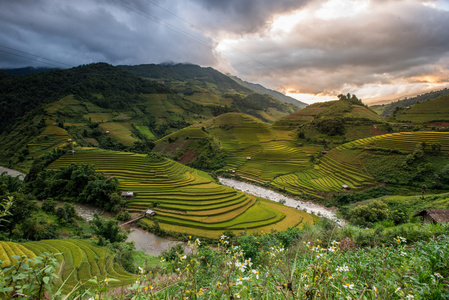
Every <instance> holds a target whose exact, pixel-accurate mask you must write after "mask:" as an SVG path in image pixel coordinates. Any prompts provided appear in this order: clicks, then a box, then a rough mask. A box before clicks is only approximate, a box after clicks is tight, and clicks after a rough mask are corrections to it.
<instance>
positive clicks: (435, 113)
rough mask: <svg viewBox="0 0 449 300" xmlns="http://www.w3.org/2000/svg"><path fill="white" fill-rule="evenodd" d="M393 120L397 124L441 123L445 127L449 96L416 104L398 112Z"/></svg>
mask: <svg viewBox="0 0 449 300" xmlns="http://www.w3.org/2000/svg"><path fill="white" fill-rule="evenodd" d="M395 118H396V120H397V121H399V122H410V123H413V124H429V123H437V124H436V125H438V123H442V124H443V125H444V124H446V125H445V126H447V125H449V95H446V96H441V97H438V98H435V99H430V100H426V101H422V102H419V103H416V104H415V105H413V106H411V107H410V108H406V109H402V110H400V111H398V112H397V113H396V115H395ZM429 125H432V124H429Z"/></svg>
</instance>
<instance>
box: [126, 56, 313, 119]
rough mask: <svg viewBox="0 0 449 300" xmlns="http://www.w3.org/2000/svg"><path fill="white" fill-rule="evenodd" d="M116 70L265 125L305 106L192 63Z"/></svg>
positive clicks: (128, 67)
mask: <svg viewBox="0 0 449 300" xmlns="http://www.w3.org/2000/svg"><path fill="white" fill-rule="evenodd" d="M119 68H121V69H123V70H126V71H128V72H130V73H133V74H135V75H138V76H141V77H144V78H150V79H152V80H155V81H157V82H159V83H162V84H164V85H165V86H167V87H169V88H171V89H173V90H174V91H176V92H177V93H178V94H182V95H183V96H184V97H185V98H186V99H189V100H191V101H193V102H195V103H199V104H204V105H226V106H229V107H230V108H231V110H229V111H239V112H243V113H247V114H250V115H253V116H256V117H257V118H259V119H261V120H263V121H265V122H273V121H275V120H276V119H277V118H279V117H282V116H284V115H286V114H289V113H292V112H294V111H297V110H299V109H301V108H302V107H304V106H306V105H305V104H304V103H301V102H299V101H296V100H294V99H292V98H289V97H286V96H284V95H282V94H280V93H279V92H275V91H272V90H268V89H266V88H264V87H262V86H260V85H258V86H257V89H256V88H254V87H253V86H251V84H250V83H246V82H242V81H236V80H234V79H233V78H232V77H229V76H226V75H224V74H222V73H220V72H218V71H217V70H215V69H213V68H203V67H200V66H197V65H193V64H172V65H170V64H168V65H155V64H147V65H138V66H119ZM254 86H255V85H254ZM222 112H226V111H222Z"/></svg>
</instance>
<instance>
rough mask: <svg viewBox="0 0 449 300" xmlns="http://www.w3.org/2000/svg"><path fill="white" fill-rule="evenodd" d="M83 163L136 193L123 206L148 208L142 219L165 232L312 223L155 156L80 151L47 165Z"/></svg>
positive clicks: (218, 231) (135, 209) (209, 232)
mask: <svg viewBox="0 0 449 300" xmlns="http://www.w3.org/2000/svg"><path fill="white" fill-rule="evenodd" d="M82 162H84V163H88V164H94V165H95V167H96V168H97V169H98V171H99V172H102V173H103V174H106V175H110V176H115V177H117V178H118V179H119V189H120V190H121V191H126V192H134V193H135V194H136V197H135V198H134V199H133V200H131V201H130V203H129V207H128V209H129V210H130V211H131V212H141V211H143V210H146V209H148V208H153V209H154V210H155V211H156V212H157V215H156V216H155V217H154V219H143V220H142V221H141V222H143V223H145V224H148V225H149V226H153V225H154V222H155V221H157V222H158V226H160V228H162V229H164V230H167V231H173V232H178V233H191V234H195V235H198V236H205V237H212V238H217V237H218V236H219V235H220V234H222V233H223V231H225V230H233V231H235V232H238V231H240V230H248V231H249V232H261V231H265V232H267V231H270V230H271V229H276V230H279V231H281V230H285V229H286V228H287V227H294V226H298V225H300V224H304V223H307V222H313V218H312V217H311V216H310V215H308V214H306V213H304V212H302V211H299V210H296V209H293V208H289V207H285V206H283V205H279V204H277V203H274V202H271V201H265V200H263V199H259V198H256V197H253V196H249V195H246V194H244V193H242V192H238V191H236V190H234V189H231V188H229V187H226V186H222V185H218V184H216V183H215V182H214V181H213V179H212V178H211V177H210V176H209V175H207V174H206V173H205V172H202V171H197V170H194V169H192V168H189V167H186V166H184V165H182V164H180V163H176V162H174V161H172V160H168V159H165V158H158V157H157V156H156V157H155V156H154V155H143V154H135V153H129V152H115V151H106V150H99V149H80V150H76V153H75V154H74V155H65V156H63V157H62V158H60V159H58V160H57V161H55V162H54V163H52V164H51V165H50V166H49V168H53V169H54V168H58V167H60V166H64V165H68V164H70V163H82Z"/></svg>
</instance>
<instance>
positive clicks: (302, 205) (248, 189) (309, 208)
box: [218, 177, 345, 226]
mask: <svg viewBox="0 0 449 300" xmlns="http://www.w3.org/2000/svg"><path fill="white" fill-rule="evenodd" d="M218 180H219V181H220V183H221V184H223V185H226V186H229V187H232V188H234V189H236V190H239V191H242V192H245V193H247V194H251V195H254V196H257V197H262V198H265V199H268V200H272V201H276V202H279V201H282V200H283V201H285V203H284V204H285V205H287V206H290V207H293V208H297V209H300V210H303V211H305V212H308V213H313V214H315V215H318V216H322V217H325V218H328V219H330V220H332V221H334V222H336V223H338V224H339V225H341V226H343V225H344V224H345V223H344V221H343V220H341V219H339V218H338V217H337V216H336V215H335V212H334V211H333V210H331V209H328V208H326V207H325V206H322V205H319V204H316V203H313V202H305V201H303V200H298V199H295V198H292V197H288V196H285V195H283V194H281V193H277V192H275V191H272V190H270V189H267V188H264V187H261V186H258V185H254V184H251V183H247V182H242V181H238V180H235V179H230V178H223V177H219V178H218Z"/></svg>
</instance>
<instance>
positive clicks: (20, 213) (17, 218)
mask: <svg viewBox="0 0 449 300" xmlns="http://www.w3.org/2000/svg"><path fill="white" fill-rule="evenodd" d="M10 196H12V197H14V203H13V205H12V206H11V208H10V210H9V212H10V213H11V215H9V216H5V217H4V220H6V221H7V223H5V224H4V226H5V227H6V228H7V229H8V230H9V234H10V235H11V234H12V231H13V229H14V227H15V226H16V225H17V224H18V223H21V222H23V221H24V220H25V219H26V218H28V217H29V216H31V214H32V213H33V212H35V211H37V210H38V207H37V201H36V198H35V197H34V196H33V195H29V194H26V195H22V194H19V193H14V194H11V195H10Z"/></svg>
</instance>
